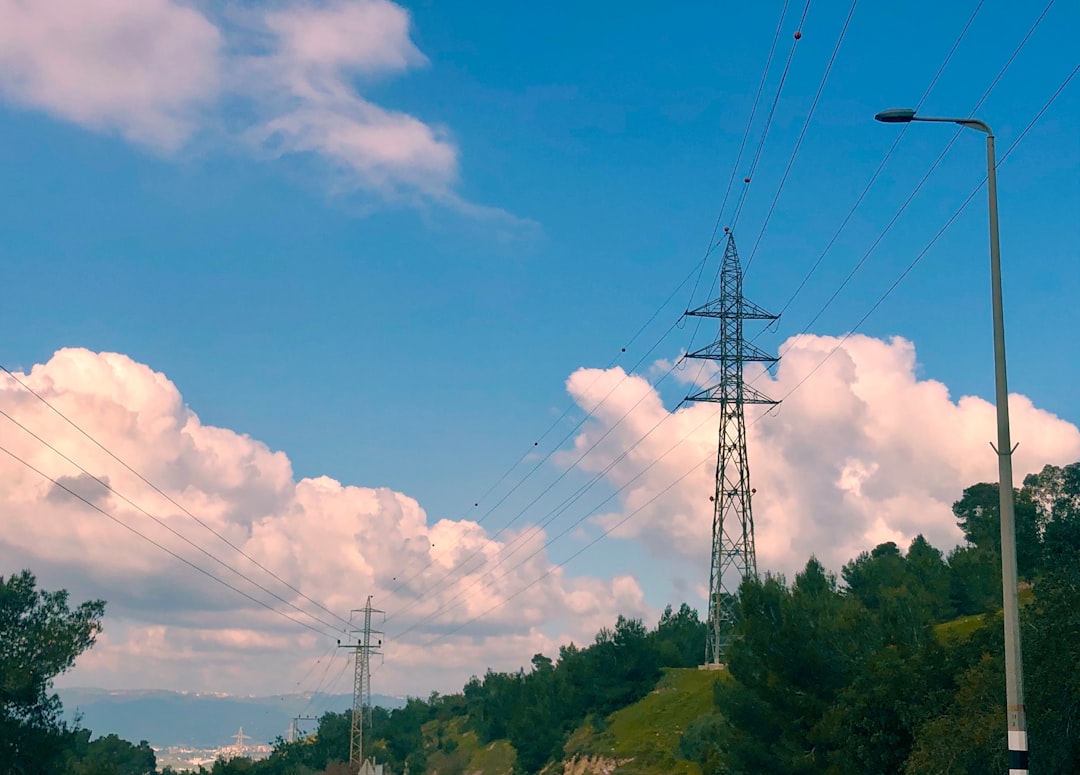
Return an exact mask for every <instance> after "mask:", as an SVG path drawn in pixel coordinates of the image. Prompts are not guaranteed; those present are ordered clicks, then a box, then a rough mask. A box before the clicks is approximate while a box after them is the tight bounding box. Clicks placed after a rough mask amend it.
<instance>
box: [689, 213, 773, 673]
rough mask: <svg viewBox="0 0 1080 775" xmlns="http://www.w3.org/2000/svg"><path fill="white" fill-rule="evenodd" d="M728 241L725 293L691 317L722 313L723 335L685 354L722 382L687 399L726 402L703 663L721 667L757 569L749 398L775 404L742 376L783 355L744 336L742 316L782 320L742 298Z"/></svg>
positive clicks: (734, 254)
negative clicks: (743, 591)
mask: <svg viewBox="0 0 1080 775" xmlns="http://www.w3.org/2000/svg"><path fill="white" fill-rule="evenodd" d="M724 232H725V233H726V234H727V247H725V248H724V259H723V263H722V264H721V268H720V295H719V296H718V297H717V298H716V299H713V300H712V301H710V302H708V303H707V304H704V305H702V306H700V307H698V308H697V309H694V310H691V311H689V312H687V313H686V314H687V315H692V316H696V317H705V318H716V319H718V321H719V326H720V336H719V338H718V339H717V340H716V341H715V342H713V343H712V344H710V345H709V346H708V347H703V348H702V349H700V350H697V351H695V352H692V353H688V354H687V356H686V357H687V358H702V359H705V360H710V361H716V362H717V364H718V368H719V381H718V382H716V383H715V384H714V385H713V386H712V387H709V388H706V389H704V390H702V391H700V392H698V393H694V394H693V395H690V396H687V397H686V398H687V400H688V401H710V402H713V403H718V404H720V442H719V446H718V448H717V451H716V491H715V492H714V494H713V497H712V499H711V500H712V501H713V525H712V567H711V568H710V570H709V620H708V629H707V634H706V640H705V664H706V665H719V664H720V659H721V657H722V655H723V651H724V646H725V645H726V643H727V639H728V637H729V635H730V632H731V626H732V624H733V623H734V619H735V600H736V593H737V592H738V589H739V584H740V583H742V580H743V579H744V578H746V577H748V576H756V575H757V557H756V555H755V552H754V515H753V511H752V509H751V506H750V498H751V495H752V494H753V492H754V491H753V490H752V489H750V461H749V459H748V457H747V454H746V413H745V407H746V405H747V404H765V405H767V406H775V405H776V404H777V403H778V402H777V401H773V400H771V399H769V398H767V397H765V396H764V395H762V394H761V393H759V392H758V391H757V390H755V389H754V388H752V387H750V386H749V385H747V384H746V383H745V382H744V381H743V364H745V363H746V362H748V361H750V362H757V363H764V364H768V365H771V364H773V363H776V361H777V358H775V357H774V356H772V355H769V354H768V353H766V352H764V351H763V350H760V349H758V348H757V347H755V346H754V345H752V344H751V343H750V342H747V341H746V340H745V339H744V338H743V321H744V320H776V319H777V317H778V316H777V315H771V314H769V313H768V312H766V311H765V310H763V309H762V308H761V307H759V306H757V305H756V304H754V303H753V302H750V301H748V300H747V299H745V298H744V297H743V292H742V282H743V276H742V265H741V264H740V263H739V253H738V251H737V250H736V249H735V237H734V235H732V234H731V232H730V231H729V230H728V229H727V228H726V227H725V228H724Z"/></svg>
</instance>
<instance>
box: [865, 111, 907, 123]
mask: <svg viewBox="0 0 1080 775" xmlns="http://www.w3.org/2000/svg"><path fill="white" fill-rule="evenodd" d="M914 118H915V111H914V110H912V109H911V108H893V109H892V110H883V111H881V112H880V113H878V114H877V115H876V116H874V120H875V121H880V122H882V123H884V124H906V123H908V122H909V121H911V120H913V119H914Z"/></svg>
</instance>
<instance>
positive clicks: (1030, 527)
mask: <svg viewBox="0 0 1080 775" xmlns="http://www.w3.org/2000/svg"><path fill="white" fill-rule="evenodd" d="M1015 503H1016V509H1015V510H1016V565H1017V568H1018V570H1019V572H1020V576H1021V577H1023V578H1031V577H1032V576H1033V575H1034V574H1035V572H1036V570H1037V568H1038V565H1039V559H1040V555H1041V553H1042V548H1041V543H1040V535H1039V533H1040V528H1039V514H1038V508H1037V506H1036V501H1035V499H1034V497H1033V492H1032V490H1031V489H1030V488H1024V489H1021V490H1017V491H1016V493H1015ZM953 514H955V515H956V524H957V525H959V527H960V529H961V530H963V531H964V537H965V538H967V540H968V541H969V542H970V543H972V544H974V545H975V546H977V547H979V548H980V549H986V550H987V551H989V552H991V553H992V555H993V556H994V557H995V558H997V564H998V565H1000V564H1001V504H1000V502H999V490H998V486H997V484H996V483H994V484H989V483H985V482H984V483H981V484H975V485H972V486H971V487H968V488H967V489H965V490H964V494H963V496H962V497H961V498H960V500H958V501H957V502H956V503H954V504H953Z"/></svg>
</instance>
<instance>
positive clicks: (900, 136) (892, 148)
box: [779, 0, 985, 316]
mask: <svg viewBox="0 0 1080 775" xmlns="http://www.w3.org/2000/svg"><path fill="white" fill-rule="evenodd" d="M984 2H985V0H979V3H978V4H977V5H976V6H975V10H974V11H972V12H971V16H970V17H969V18H968V20H967V23H966V24H965V25H964V28H963V29H962V30H961V31H960V34H959V35H958V36H957V38H956V40H955V41H954V42H953V45H952V47H951V48H950V49H949V53H948V54H947V55H946V56H945V59H944V61H942V63H941V66H940V67H939V68H938V70H937V73H935V74H934V77H933V78H932V79H931V80H930V85H929V86H927V87H926V91H924V92H923V94H922V97H920V98H919V101H918V102H917V103H916V104H915V109H916V110H918V109H919V108H921V107H922V105H923V103H924V102H926V98H927V97H929V96H930V92H931V91H933V89H934V86H936V85H937V82H938V81H939V80H940V79H941V75H942V73H944V72H945V68H946V67H947V66H948V64H949V62H950V61H952V58H953V55H954V54H955V53H956V49H957V48H958V47H959V46H960V42H961V41H962V40H963V39H964V37H965V36H966V35H967V32H968V30H969V29H970V28H971V25H972V23H973V22H974V21H975V17H976V16H978V14H979V11H980V9H981V8H982V7H983V3H984ZM907 130H908V125H907V124H905V125H904V126H903V127H902V128H901V129H900V131H899V132H898V133H897V135H896V137H895V138H894V139H893V142H892V145H891V146H889V150H888V151H886V152H885V156H884V157H883V158H882V159H881V162H880V163H879V164H878V166H877V169H876V170H874V173H873V174H872V175H871V176H870V179H869V180H868V181H866V185H865V186H863V190H862V192H861V193H860V194H859V196H858V197H857V198H856V199H855V204H853V205H852V206H851V209H850V210H848V212H847V215H845V216H844V218H843V220H842V221H841V222H840V225H839V226H838V227H837V229H836V231H835V232H834V233H833V235H832V237H830V238H829V241H828V243H827V244H826V245H825V249H824V250H822V251H821V254H820V255H819V256H818V257H817V260H815V261H814V263H813V265H812V266H811V267H810V270H809V271H808V272H807V273H806V274H805V275H804V276H803V278H802V280H801V281H800V282H799V285H798V287H796V288H795V291H794V292H793V293H792V294H791V296H790V297H788V300H787V301H785V302H784V304H783V306H782V307H781V308H780V312H779V314H780V315H781V316H783V314H784V313H785V312H786V311H787V309H788V307H790V306H791V304H792V302H794V301H795V299H796V298H797V297H798V295H799V294H800V293H801V292H802V290H803V288H804V287H806V283H807V282H809V281H810V278H811V277H813V276H814V274H815V273H816V272H817V270H818V267H820V266H821V262H822V261H824V260H825V256H827V255H828V254H829V251H831V250H832V248H833V245H835V244H836V240H837V238H839V236H840V234H841V233H842V232H843V231H844V229H846V228H847V225H848V222H849V221H851V218H852V216H853V215H855V211H856V210H858V209H859V207H860V205H862V203H863V200H864V199H866V195H867V194H868V193H869V192H870V189H871V188H872V187H873V185H874V183H875V182H877V179H878V177H880V175H881V172H882V170H884V169H885V165H886V164H888V162H889V159H890V158H892V155H893V152H894V151H895V150H896V148H897V146H899V145H900V141H901V140H903V138H904V134H905V133H906V132H907Z"/></svg>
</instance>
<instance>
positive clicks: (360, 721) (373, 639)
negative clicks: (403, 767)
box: [342, 595, 384, 772]
mask: <svg viewBox="0 0 1080 775" xmlns="http://www.w3.org/2000/svg"><path fill="white" fill-rule="evenodd" d="M353 613H354V614H355V613H362V614H363V615H364V629H362V630H354V631H353V634H354V635H357V636H358V637H357V640H356V643H355V644H354V645H351V646H348V645H346V646H342V648H351V649H353V650H354V651H355V653H356V664H355V668H354V669H353V707H352V723H351V724H350V727H349V765H350V767H351V768H352V770H353V772H357V771H358V770H359V769H360V767H361V766H362V765H363V763H364V723H365V711H366V715H367V718H366V722H367V723H368V724H370V723H371V655H372V654H379V653H381V652H380V651H379V649H380V648H381V647H382V632H381V631H379V630H373V629H371V615H372V614H381V613H384V612H383V611H380V610H378V609H376V608H372V607H371V595H368V599H367V605H365V606H364V607H363V608H359V609H353Z"/></svg>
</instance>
